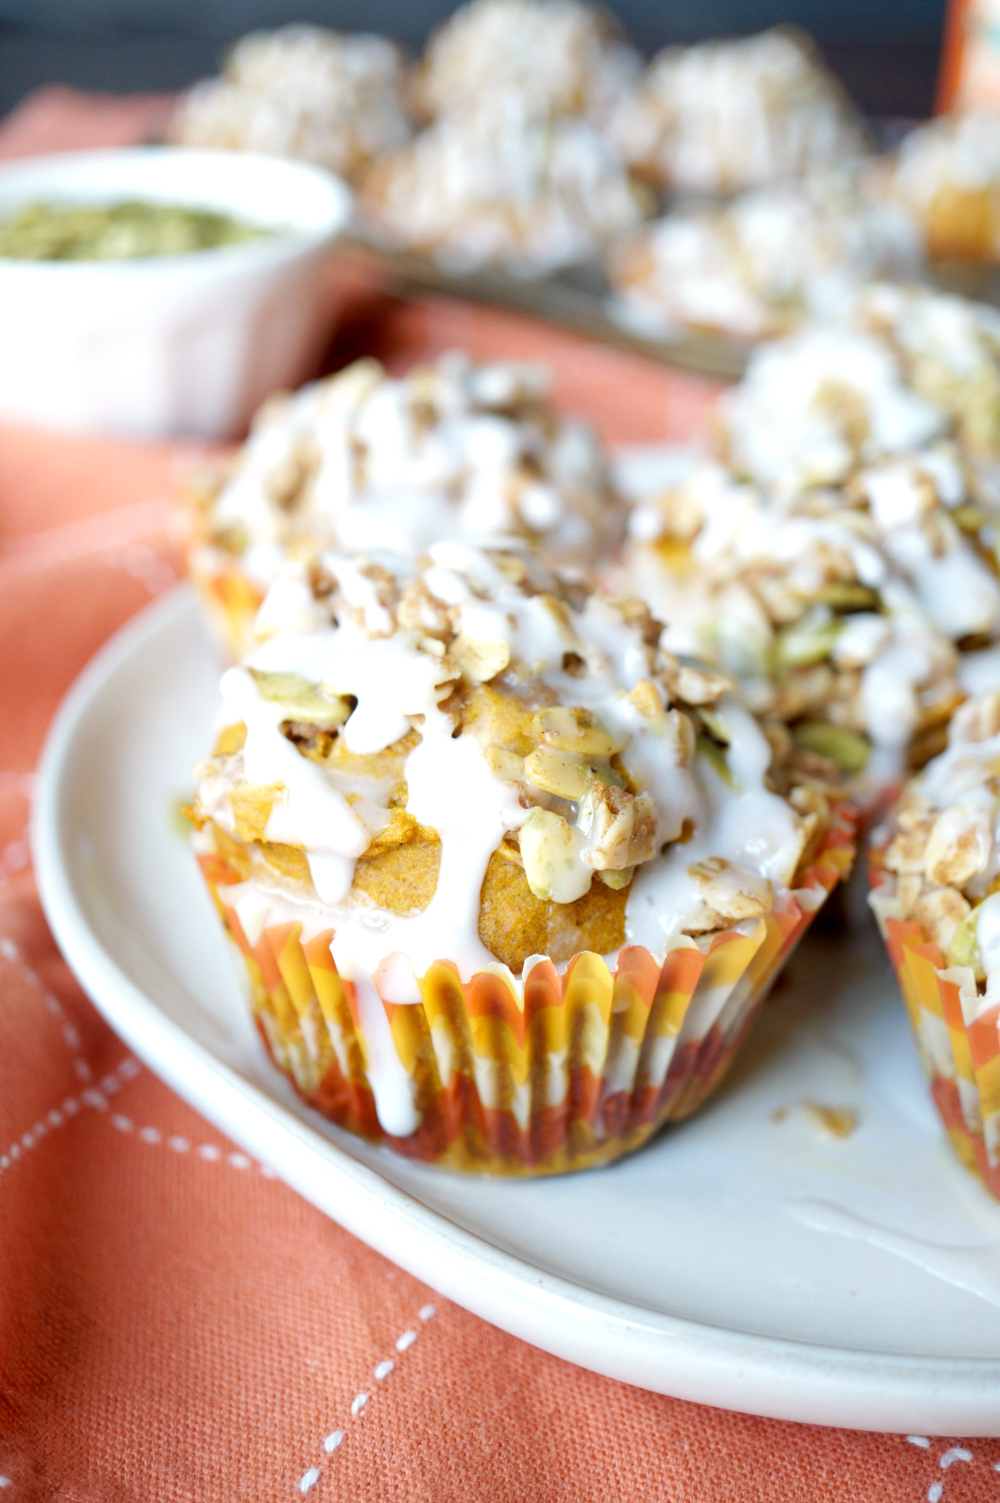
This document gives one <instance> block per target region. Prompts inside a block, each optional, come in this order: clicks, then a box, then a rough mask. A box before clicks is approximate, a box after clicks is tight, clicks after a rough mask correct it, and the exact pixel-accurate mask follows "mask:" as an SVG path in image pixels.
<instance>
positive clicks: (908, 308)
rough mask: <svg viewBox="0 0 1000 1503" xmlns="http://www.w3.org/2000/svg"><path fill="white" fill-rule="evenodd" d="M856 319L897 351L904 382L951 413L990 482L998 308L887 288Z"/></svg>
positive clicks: (998, 397) (998, 435)
mask: <svg viewBox="0 0 1000 1503" xmlns="http://www.w3.org/2000/svg"><path fill="white" fill-rule="evenodd" d="M850 318H851V321H852V322H853V323H854V324H855V325H856V326H857V327H858V328H860V329H863V330H865V331H866V332H867V333H869V334H872V335H874V336H875V338H877V339H878V340H879V341H880V342H881V343H883V344H884V345H885V347H886V348H887V349H888V350H890V351H891V353H892V355H893V357H894V359H895V361H896V363H897V367H898V369H899V370H900V372H901V374H902V377H903V379H904V380H905V381H906V383H907V384H908V385H909V386H910V387H912V389H913V390H914V391H915V392H917V393H918V394H919V395H920V396H922V397H924V398H925V399H926V400H928V401H930V402H932V403H934V404H935V406H937V407H938V408H939V409H940V410H941V411H942V412H943V413H944V414H945V421H946V423H947V425H948V428H949V431H950V432H951V433H952V435H953V436H954V438H955V439H956V441H957V442H958V443H960V444H961V446H962V450H963V452H964V453H965V455H966V456H967V457H968V459H969V460H970V461H971V462H972V463H973V464H975V465H976V467H977V472H978V473H979V475H980V479H981V482H982V483H984V484H985V483H988V482H989V481H990V480H991V479H992V477H991V474H990V471H991V470H992V467H993V466H994V465H995V464H996V462H997V461H998V460H1000V310H998V309H997V308H994V307H992V306H991V305H990V304H988V303H980V302H975V301H973V300H972V299H969V298H963V297H956V296H954V295H952V294H950V293H941V292H934V291H932V290H931V289H930V288H927V287H919V286H899V285H896V284H893V283H885V282H883V283H876V284H874V285H872V286H871V287H866V288H863V289H862V290H861V291H860V292H859V293H858V296H857V299H856V301H855V304H854V307H853V309H852V310H851V313H850ZM984 467H985V468H984ZM995 489H996V487H995V483H994V484H991V485H990V490H991V492H992V491H995Z"/></svg>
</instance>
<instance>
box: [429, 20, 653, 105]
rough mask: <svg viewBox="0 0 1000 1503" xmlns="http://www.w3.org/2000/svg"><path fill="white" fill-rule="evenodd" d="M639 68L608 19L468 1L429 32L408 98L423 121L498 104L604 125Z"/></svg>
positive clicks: (637, 61)
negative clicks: (514, 103) (513, 102)
mask: <svg viewBox="0 0 1000 1503" xmlns="http://www.w3.org/2000/svg"><path fill="white" fill-rule="evenodd" d="M640 68H641V62H640V58H639V54H638V53H637V52H636V51H635V50H634V48H632V47H630V46H628V44H627V43H626V42H624V41H623V39H622V37H621V36H620V34H619V32H618V29H617V27H616V25H615V22H614V18H613V17H612V16H611V15H610V14H609V13H607V12H605V11H601V10H597V9H595V8H594V7H592V6H588V5H580V4H578V3H577V0H473V3H472V4H470V5H463V6H460V7H459V9H458V10H456V11H455V13H454V15H452V16H450V17H449V19H448V20H447V21H446V22H445V23H444V25H443V26H441V27H439V28H438V30H437V31H435V32H434V34H433V36H432V37H431V39H430V41H429V42H428V44H427V51H426V53H425V54H424V57H423V60H422V61H421V63H420V64H419V65H418V67H417V69H416V73H415V76H414V79H413V83H412V96H411V97H412V100H413V103H414V106H415V108H416V110H417V112H418V113H419V114H421V115H422V116H423V117H424V118H425V119H426V120H433V119H437V118H439V117H440V116H442V115H454V114H457V113H460V112H462V111H467V110H469V109H475V108H478V106H479V105H480V104H481V102H482V101H483V100H484V99H490V98H497V97H498V96H502V97H506V98H511V97H514V98H516V99H517V100H518V101H519V102H520V103H521V104H523V105H525V106H527V107H528V108H529V109H530V110H531V111H533V112H534V113H536V114H537V115H540V116H560V115H581V116H583V117H585V118H586V119H588V120H591V121H592V122H593V123H594V124H595V125H602V124H604V123H605V122H606V120H607V118H608V115H609V114H610V112H611V110H612V108H613V107H614V105H615V104H617V102H618V101H619V99H621V98H622V96H623V95H624V93H625V92H626V90H627V89H628V87H629V86H630V85H631V84H632V82H633V81H634V79H635V77H636V76H637V74H638V73H639V71H640Z"/></svg>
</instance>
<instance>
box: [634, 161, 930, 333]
mask: <svg viewBox="0 0 1000 1503" xmlns="http://www.w3.org/2000/svg"><path fill="white" fill-rule="evenodd" d="M919 267H920V242H919V236H918V235H917V232H916V230H915V228H914V226H913V223H912V221H911V219H910V218H909V216H908V215H907V214H905V213H904V212H902V211H901V210H899V209H898V208H896V207H895V206H894V205H890V204H885V203H876V202H872V201H871V200H870V198H869V197H868V196H866V195H865V193H864V192H863V191H862V187H861V184H860V181H859V179H858V176H857V174H856V173H852V172H850V171H846V170H844V171H837V172H834V171H827V172H824V173H822V174H813V175H812V176H811V177H810V178H808V179H806V180H805V181H803V182H801V183H785V184H781V185H780V186H778V187H769V188H760V189H755V190H753V191H752V192H748V193H744V194H741V195H740V196H739V197H738V198H736V199H734V200H732V201H731V202H729V203H723V204H698V203H689V204H686V205H679V206H678V207H676V208H673V209H671V211H670V212H669V213H668V214H666V215H665V216H664V218H662V219H659V220H657V221H656V222H655V223H654V224H651V225H649V226H646V227H644V228H643V229H641V230H639V231H638V232H637V233H636V234H635V235H633V236H631V237H629V238H627V239H626V240H625V241H623V242H622V243H621V244H620V245H618V246H616V247H614V248H613V249H612V251H611V252H610V254H609V256H608V257H607V269H608V277H609V280H610V282H611V284H612V287H613V288H614V290H615V293H616V294H617V298H618V300H619V301H618V304H617V308H616V311H617V313H618V316H619V317H620V318H621V319H622V320H623V321H624V322H626V324H627V326H628V327H629V328H630V329H632V330H633V331H634V332H635V333H637V334H640V335H642V334H646V335H648V337H650V338H667V339H669V338H676V337H678V336H679V335H680V334H682V333H684V332H685V331H688V332H691V331H693V332H695V333H708V334H716V335H722V336H724V337H727V338H731V339H736V340H758V339H767V338H774V337H776V336H778V335H782V334H787V333H789V332H790V331H791V330H792V329H794V328H797V327H798V325H799V324H801V323H802V322H804V321H805V320H806V319H807V318H809V317H816V316H824V317H826V316H832V315H835V314H837V313H839V312H841V310H843V309H844V308H845V307H846V306H848V305H849V303H850V300H851V296H852V294H853V293H854V292H855V291H856V290H857V288H858V286H859V285H860V284H861V283H863V282H866V281H869V280H871V278H873V277H877V276H883V275H892V276H897V277H899V276H903V277H912V276H914V275H915V274H916V273H917V271H918V270H919Z"/></svg>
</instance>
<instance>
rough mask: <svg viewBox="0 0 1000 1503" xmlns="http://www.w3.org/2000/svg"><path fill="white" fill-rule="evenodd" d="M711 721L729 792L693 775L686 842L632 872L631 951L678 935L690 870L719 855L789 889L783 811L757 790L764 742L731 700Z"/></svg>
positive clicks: (794, 838)
mask: <svg viewBox="0 0 1000 1503" xmlns="http://www.w3.org/2000/svg"><path fill="white" fill-rule="evenodd" d="M719 715H720V719H721V720H722V721H723V722H724V724H725V728H726V732H727V734H728V736H729V737H730V742H729V750H728V756H727V761H728V764H729V768H730V772H731V774H732V780H733V787H732V788H730V787H728V786H727V785H726V784H725V783H724V782H723V780H722V778H721V777H719V776H718V774H717V773H715V772H714V771H713V770H712V769H711V768H709V767H703V768H701V769H700V777H699V778H698V781H697V784H696V785H695V787H694V788H692V790H691V791H692V793H693V797H692V799H691V803H690V804H689V806H688V817H693V820H694V827H695V834H694V836H693V837H692V839H691V840H689V841H688V842H687V843H686V844H684V845H675V846H673V847H672V848H671V849H670V851H669V852H668V853H667V854H666V855H665V856H664V857H662V858H661V859H660V860H659V861H654V862H650V863H649V864H648V865H647V866H643V867H640V868H639V869H638V871H637V872H636V875H635V877H634V878H633V879H632V890H631V892H630V894H629V901H628V907H627V909H626V915H625V930H626V934H627V936H628V940H629V942H630V943H631V944H641V945H646V947H647V948H648V949H650V950H651V951H653V953H654V954H661V953H662V952H663V951H664V949H666V948H667V947H668V942H669V940H670V937H671V936H673V935H674V934H677V933H679V932H680V931H681V930H682V929H683V927H684V924H685V921H686V920H687V918H688V915H689V914H690V913H691V912H692V910H693V909H696V908H697V905H698V901H699V898H698V888H697V884H696V882H695V881H694V879H693V878H692V875H691V871H690V868H691V866H692V865H693V863H695V862H697V861H702V860H704V859H705V858H706V857H710V856H717V855H719V854H720V853H723V854H724V856H725V858H726V859H727V860H728V861H730V862H731V863H732V864H733V865H734V866H737V867H741V868H743V869H744V870H749V871H751V872H754V873H756V874H757V875H758V876H760V877H764V878H765V879H766V880H767V881H769V882H771V884H772V886H773V887H774V888H775V889H776V890H780V889H787V888H788V887H789V886H790V884H791V880H792V877H793V875H794V872H795V867H796V864H797V862H798V859H799V855H800V853H801V848H802V846H801V837H800V835H799V832H798V829H797V826H796V821H795V816H794V814H793V812H792V810H791V808H790V807H789V805H788V804H787V803H786V802H785V800H784V799H783V798H779V797H778V795H777V794H774V793H771V792H770V791H769V790H768V789H767V788H766V787H765V786H764V775H765V773H766V772H767V769H768V766H769V765H770V761H771V751H770V747H769V746H768V743H767V740H766V738H765V737H764V735H763V734H762V732H761V730H760V728H759V727H758V725H757V723H756V722H755V721H754V719H753V717H752V716H751V715H750V714H749V713H748V712H747V711H746V710H745V709H744V708H743V706H742V705H740V704H739V702H738V701H737V700H736V699H735V698H734V697H733V696H727V697H726V698H725V699H724V700H723V701H722V702H721V704H720V707H719ZM693 781H694V780H692V782H693Z"/></svg>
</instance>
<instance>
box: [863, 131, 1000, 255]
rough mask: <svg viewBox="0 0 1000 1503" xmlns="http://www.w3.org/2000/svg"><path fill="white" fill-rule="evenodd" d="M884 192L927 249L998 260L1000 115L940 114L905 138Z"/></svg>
mask: <svg viewBox="0 0 1000 1503" xmlns="http://www.w3.org/2000/svg"><path fill="white" fill-rule="evenodd" d="M883 184H884V191H885V192H886V195H887V196H888V197H890V198H892V199H894V200H895V201H896V202H898V203H900V204H902V205H904V206H905V208H906V209H907V210H908V211H909V212H910V213H911V214H912V215H913V217H914V219H915V220H916V222H917V223H918V224H919V226H920V228H921V230H922V232H923V236H924V242H925V245H926V248H927V254H928V255H929V256H932V257H940V258H943V259H947V260H951V259H954V260H959V261H978V262H991V263H995V262H996V261H998V260H1000V118H998V117H997V116H996V115H995V114H967V115H944V116H940V117H938V118H937V119H936V120H929V121H928V122H927V123H926V124H925V125H918V126H917V127H916V129H915V130H912V131H910V133H909V134H908V135H907V136H906V137H904V139H903V141H902V144H901V145H900V147H899V150H898V152H897V153H896V156H895V158H894V159H893V160H892V162H891V165H890V166H889V168H888V170H887V171H886V173H885V176H884V179H883Z"/></svg>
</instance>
